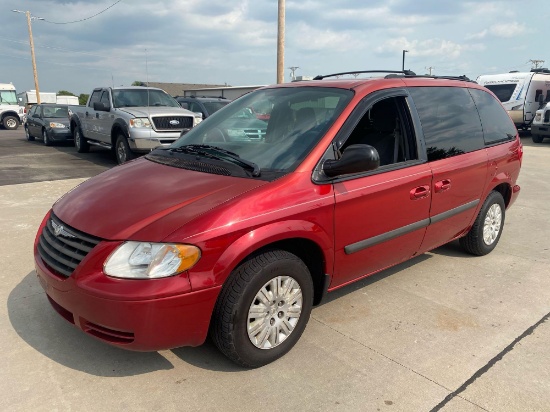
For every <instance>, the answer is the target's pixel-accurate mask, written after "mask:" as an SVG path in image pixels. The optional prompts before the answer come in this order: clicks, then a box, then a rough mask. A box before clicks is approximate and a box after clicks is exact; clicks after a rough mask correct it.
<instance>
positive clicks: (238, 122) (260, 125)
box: [173, 87, 353, 172]
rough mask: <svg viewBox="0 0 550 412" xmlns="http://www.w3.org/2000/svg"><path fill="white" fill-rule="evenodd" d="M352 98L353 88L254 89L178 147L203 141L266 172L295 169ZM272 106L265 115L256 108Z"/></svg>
mask: <svg viewBox="0 0 550 412" xmlns="http://www.w3.org/2000/svg"><path fill="white" fill-rule="evenodd" d="M352 97H353V92H352V91H350V90H343V89H335V88H325V87H300V88H292V87H287V88H285V87H282V88H273V89H260V90H256V91H254V92H252V93H249V94H247V95H245V96H243V97H241V98H239V99H237V100H235V101H234V102H232V103H231V104H229V105H228V106H226V107H224V108H223V109H221V110H219V111H218V112H216V113H214V114H213V115H211V116H210V117H208V118H207V119H206V120H205V121H203V122H202V123H201V124H199V125H198V126H196V127H195V128H193V129H191V130H190V131H189V132H188V133H187V134H185V135H183V136H182V137H181V138H180V139H179V140H178V141H177V142H176V143H174V145H173V147H182V146H185V145H190V144H204V145H211V146H216V147H220V148H222V149H225V150H230V151H231V152H234V153H236V154H237V155H239V156H240V157H241V158H243V159H246V160H247V161H250V162H254V163H256V164H257V165H258V166H259V167H260V168H261V169H262V171H264V170H271V171H277V172H286V171H290V170H292V169H294V168H295V167H296V166H297V165H298V164H299V163H300V162H301V161H302V160H303V159H304V158H305V156H306V155H307V154H308V153H309V152H310V151H311V149H312V148H313V147H314V146H315V145H316V144H317V143H318V142H319V140H320V139H321V138H322V137H323V135H324V134H325V132H326V131H327V130H328V128H329V127H330V126H331V125H332V123H333V122H334V120H335V119H336V118H337V117H338V115H339V114H340V113H341V111H342V110H343V109H344V107H345V106H346V105H347V104H348V103H349V101H350V100H351V98H352ZM253 107H254V108H255V107H263V108H265V110H266V111H267V110H269V112H270V114H269V116H268V118H267V119H265V120H260V119H259V118H258V116H257V115H256V114H255V111H254V110H253V109H252V108H253Z"/></svg>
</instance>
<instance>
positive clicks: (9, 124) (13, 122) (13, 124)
mask: <svg viewBox="0 0 550 412" xmlns="http://www.w3.org/2000/svg"><path fill="white" fill-rule="evenodd" d="M2 125H3V126H4V128H5V129H6V130H15V129H17V128H18V127H19V119H18V118H17V117H15V116H6V117H4V120H2Z"/></svg>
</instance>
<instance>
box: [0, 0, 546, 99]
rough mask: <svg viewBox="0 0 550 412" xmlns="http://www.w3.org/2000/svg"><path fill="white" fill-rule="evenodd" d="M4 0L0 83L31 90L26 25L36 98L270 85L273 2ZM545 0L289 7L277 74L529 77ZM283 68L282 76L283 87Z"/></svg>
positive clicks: (542, 43) (541, 42)
mask: <svg viewBox="0 0 550 412" xmlns="http://www.w3.org/2000/svg"><path fill="white" fill-rule="evenodd" d="M115 1H116V0H80V1H77V0H40V1H37V0H35V1H29V0H17V1H15V0H11V1H7V0H1V1H0V27H1V30H0V56H1V60H0V62H1V64H0V82H1V83H6V82H12V83H13V84H14V85H15V87H16V88H17V90H18V91H24V90H30V89H34V81H33V73H32V65H31V58H30V47H29V35H28V31H27V22H26V18H25V15H24V14H19V13H12V12H11V10H12V9H14V8H16V9H19V10H23V11H26V10H30V11H31V13H32V15H33V16H36V17H42V18H44V19H46V20H47V21H39V20H35V21H33V23H32V29H33V37H34V43H35V49H36V59H37V67H38V77H39V85H40V90H41V91H42V92H56V91H58V90H69V91H71V92H73V93H75V94H79V93H89V92H90V91H91V90H92V88H94V87H98V86H105V85H112V84H114V85H115V86H119V85H129V84H131V83H132V82H133V81H134V80H142V81H145V80H146V79H147V78H148V79H149V81H155V82H170V83H216V84H224V83H227V84H230V85H232V86H237V85H260V84H271V83H275V82H276V46H277V0H208V1H205V0H162V1H161V0H122V1H121V2H120V3H118V4H116V5H114V6H113V7H111V8H110V9H108V10H106V11H105V12H103V13H101V14H99V15H97V16H96V17H93V18H91V19H88V20H85V21H82V22H79V23H73V24H53V23H51V22H57V23H63V22H70V21H75V20H80V19H86V18H88V17H90V16H93V15H95V14H97V13H99V12H101V11H102V10H103V9H106V8H107V7H109V6H111V5H112V4H113V3H115ZM549 20H550V2H549V1H548V0H525V1H522V2H518V1H517V0H515V1H507V0H501V1H486V0H477V1H461V0H455V1H449V0H383V1H382V0H380V1H379V0H332V1H329V0H286V52H285V67H287V68H288V67H290V66H298V67H299V69H298V70H297V71H296V75H302V76H314V75H317V74H328V73H334V72H341V71H353V70H370V69H388V70H400V69H401V63H402V61H401V60H402V50H403V49H406V50H408V51H409V52H408V53H407V54H406V61H405V67H406V68H409V69H411V70H413V71H415V72H416V73H427V72H428V69H427V68H428V67H433V69H432V72H433V74H436V75H462V74H465V75H467V76H468V77H470V78H472V79H475V78H476V77H477V76H479V75H481V74H490V73H504V72H507V71H510V70H520V71H521V70H526V71H528V70H529V69H530V68H531V63H530V62H529V60H531V59H533V60H535V59H540V60H546V63H545V64H544V67H549V66H550V55H549V53H550V49H549V48H548V47H547V45H546V43H547V38H548V21H549ZM289 78H290V70H288V69H286V70H285V80H289Z"/></svg>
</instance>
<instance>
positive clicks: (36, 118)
mask: <svg viewBox="0 0 550 412" xmlns="http://www.w3.org/2000/svg"><path fill="white" fill-rule="evenodd" d="M32 109H34V111H33V112H32V114H31V115H30V116H29V119H28V121H27V122H28V128H29V132H30V134H31V136H35V137H41V136H42V128H41V123H40V119H41V117H42V106H41V105H35V106H33V107H32Z"/></svg>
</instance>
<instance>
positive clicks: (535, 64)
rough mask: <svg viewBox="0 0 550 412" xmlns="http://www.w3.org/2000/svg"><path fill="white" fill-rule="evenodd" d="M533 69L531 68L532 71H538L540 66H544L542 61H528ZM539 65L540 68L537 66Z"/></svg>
mask: <svg viewBox="0 0 550 412" xmlns="http://www.w3.org/2000/svg"><path fill="white" fill-rule="evenodd" d="M529 61H530V62H531V63H532V64H533V66H534V67H532V69H538V68H539V67H542V65H543V64H544V60H529ZM539 64H540V66H539Z"/></svg>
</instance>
